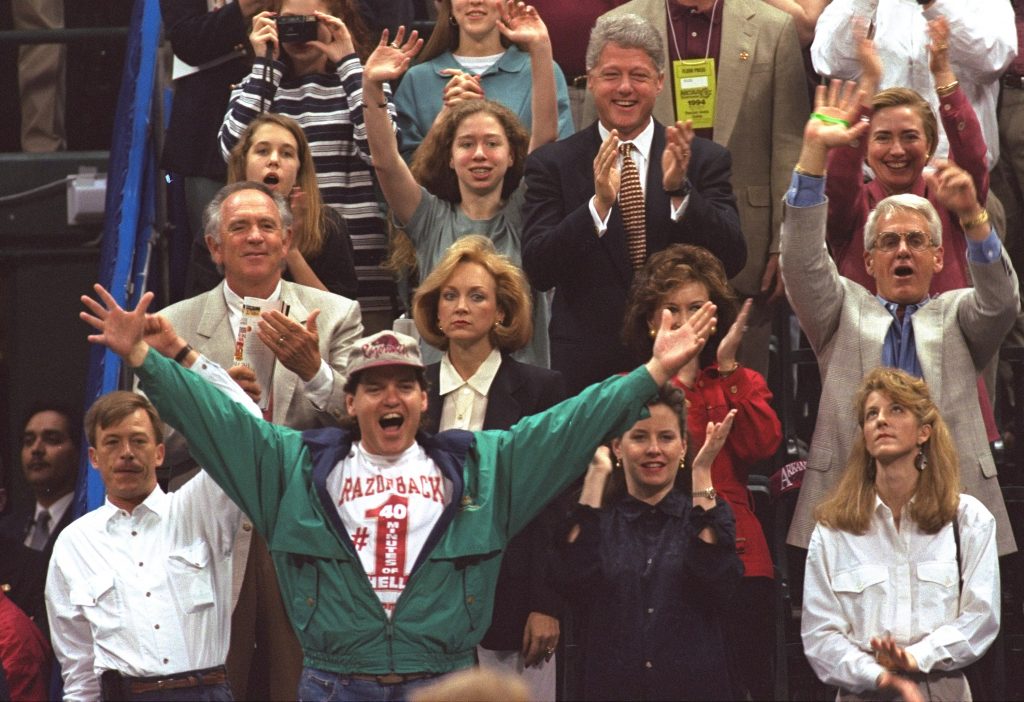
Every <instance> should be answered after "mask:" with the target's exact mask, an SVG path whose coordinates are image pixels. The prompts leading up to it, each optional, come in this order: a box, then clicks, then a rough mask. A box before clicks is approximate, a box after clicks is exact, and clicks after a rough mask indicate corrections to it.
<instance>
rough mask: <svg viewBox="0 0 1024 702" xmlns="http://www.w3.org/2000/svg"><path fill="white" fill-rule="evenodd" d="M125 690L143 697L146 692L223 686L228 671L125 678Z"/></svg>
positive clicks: (216, 669)
mask: <svg viewBox="0 0 1024 702" xmlns="http://www.w3.org/2000/svg"><path fill="white" fill-rule="evenodd" d="M122 680H123V682H122V685H123V688H124V690H125V692H129V693H131V694H133V695H141V694H142V693H144V692H156V691H158V690H179V689H181V688H183V687H199V686H201V685H221V684H223V683H226V682H227V681H228V674H227V671H226V670H225V669H224V666H218V667H217V668H207V669H206V670H193V671H189V672H187V673H178V674H177V675H168V676H166V677H162V678H160V677H153V678H130V677H128V676H123V678H122Z"/></svg>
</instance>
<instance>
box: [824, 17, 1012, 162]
mask: <svg viewBox="0 0 1024 702" xmlns="http://www.w3.org/2000/svg"><path fill="white" fill-rule="evenodd" d="M940 15H941V16H944V17H945V18H946V19H947V20H948V21H949V63H950V67H951V68H952V69H953V73H954V74H955V75H956V77H957V80H959V81H960V88H961V89H962V90H963V91H964V94H965V95H966V96H967V99H968V100H969V101H970V103H971V106H972V107H973V108H974V112H975V113H976V114H977V115H978V121H979V122H980V123H981V131H982V133H983V134H984V135H985V143H986V145H987V147H988V167H989V169H992V168H994V167H995V165H996V161H998V160H999V125H998V124H997V123H996V102H997V101H998V99H999V76H1000V75H1001V74H1002V72H1003V71H1005V70H1006V68H1007V66H1009V65H1010V62H1011V61H1012V60H1013V57H1014V56H1015V55H1016V54H1017V29H1016V24H1015V23H1014V20H1013V8H1012V7H1011V6H1010V3H1009V2H1008V1H1007V0H971V1H970V2H964V0H935V2H933V3H932V5H931V7H929V8H928V9H922V7H921V5H919V4H918V3H917V2H916V1H915V0H833V1H832V2H831V3H830V4H829V5H828V7H826V8H825V11H824V12H822V13H821V17H820V18H819V19H818V24H817V27H816V28H815V30H814V43H813V44H812V45H811V59H812V61H813V62H814V70H815V71H817V72H818V73H820V74H821V75H824V76H829V77H832V78H843V79H848V80H854V79H856V78H858V77H859V76H860V61H859V60H858V58H857V43H856V42H855V41H854V38H853V29H854V22H853V19H854V18H855V17H862V18H864V19H865V20H869V21H870V20H873V21H874V24H875V35H874V40H875V48H876V49H877V51H878V57H879V58H880V59H881V61H882V81H881V84H880V85H879V86H878V89H879V90H882V89H884V88H892V87H897V86H901V87H906V88H912V89H914V90H915V91H917V92H918V93H920V94H921V97H923V98H924V99H925V100H927V101H928V104H929V105H931V107H932V112H934V113H935V115H936V117H938V115H939V114H940V113H939V97H938V95H937V94H936V93H935V88H936V86H935V81H934V80H933V79H932V74H931V71H930V70H928V56H929V54H928V44H929V43H930V39H929V38H928V20H932V19H935V18H936V17H939V16H940ZM948 151H949V142H948V140H947V139H946V132H945V131H944V129H943V126H942V121H941V120H940V121H939V144H938V148H937V150H936V152H935V155H936V156H938V157H940V158H945V157H946V154H947V153H948Z"/></svg>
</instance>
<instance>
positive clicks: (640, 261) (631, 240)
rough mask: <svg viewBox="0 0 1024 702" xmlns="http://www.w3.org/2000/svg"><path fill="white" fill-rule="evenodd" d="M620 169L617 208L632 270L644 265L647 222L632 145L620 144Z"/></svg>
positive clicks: (642, 192)
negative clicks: (620, 211) (620, 215)
mask: <svg viewBox="0 0 1024 702" xmlns="http://www.w3.org/2000/svg"><path fill="white" fill-rule="evenodd" d="M619 152H620V153H621V154H622V169H621V172H620V178H619V208H620V209H621V210H622V223H623V224H624V225H625V227H626V247H627V248H628V249H629V262H630V263H631V264H632V266H633V270H637V269H639V268H640V267H641V266H643V265H644V259H645V258H647V231H646V229H647V226H646V224H647V222H646V216H647V214H646V210H645V208H644V191H643V189H642V188H641V187H640V171H639V170H638V169H637V167H636V161H634V160H633V144H620V145H619Z"/></svg>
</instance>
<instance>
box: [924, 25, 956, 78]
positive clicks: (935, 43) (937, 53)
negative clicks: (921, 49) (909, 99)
mask: <svg viewBox="0 0 1024 702" xmlns="http://www.w3.org/2000/svg"><path fill="white" fill-rule="evenodd" d="M928 37H929V38H930V39H931V41H930V42H929V43H928V70H929V71H931V73H932V75H933V76H935V84H936V85H945V84H947V83H951V82H953V80H955V79H954V78H953V76H952V70H953V69H952V68H950V66H949V22H948V21H947V20H946V18H945V17H943V16H942V15H939V16H938V17H936V18H935V19H933V20H928ZM940 76H941V77H940Z"/></svg>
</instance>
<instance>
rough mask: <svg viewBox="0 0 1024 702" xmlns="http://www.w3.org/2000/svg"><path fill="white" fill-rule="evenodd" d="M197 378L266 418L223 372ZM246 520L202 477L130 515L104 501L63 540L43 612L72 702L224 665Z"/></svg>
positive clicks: (210, 370)
mask: <svg viewBox="0 0 1024 702" xmlns="http://www.w3.org/2000/svg"><path fill="white" fill-rule="evenodd" d="M154 353H155V352H154ZM193 370H194V371H195V372H197V373H198V374H199V375H201V376H202V377H203V378H205V379H206V380H207V381H208V382H210V383H212V384H213V385H215V386H217V387H218V388H220V389H221V390H222V391H223V392H224V393H225V394H227V395H228V396H229V397H231V398H232V399H233V400H234V401H235V402H238V403H239V404H241V405H243V406H245V407H246V409H247V410H248V411H249V412H250V413H251V414H253V415H254V416H259V414H260V412H259V408H258V407H257V406H256V404H255V403H254V402H252V400H250V399H249V397H248V395H246V394H245V393H244V392H242V390H241V388H239V387H238V385H237V384H236V383H235V382H234V381H233V380H232V379H231V377H230V376H228V374H227V373H226V372H225V371H224V370H223V369H222V368H221V367H220V366H218V365H217V364H216V363H213V362H212V361H210V360H209V359H207V358H206V357H205V356H200V357H199V360H198V361H196V363H195V365H194V366H193ZM241 521H242V513H241V511H240V510H239V509H238V507H236V506H235V504H234V503H233V502H232V501H231V500H229V499H228V497H227V495H225V494H224V492H223V490H221V489H220V488H219V487H217V485H216V484H215V483H214V482H213V480H212V479H210V477H209V476H208V475H206V473H199V474H198V475H196V477H195V478H193V479H192V480H189V481H188V482H187V483H185V485H183V486H182V487H181V488H180V489H179V490H176V491H175V492H172V493H170V494H168V493H165V492H164V491H163V490H161V489H160V487H159V486H157V488H156V489H155V490H154V491H153V492H152V493H150V495H149V497H147V498H146V499H145V501H144V502H143V503H142V504H140V505H139V506H138V507H136V508H135V509H134V510H132V513H131V514H129V513H128V512H126V511H124V510H122V509H119V508H117V507H115V506H114V505H113V504H111V502H110V501H109V500H107V501H105V502H104V504H103V506H102V507H99V508H97V509H95V510H93V511H92V512H89V513H88V514H86V515H85V516H83V517H82V518H80V519H78V520H76V521H74V522H72V523H71V524H70V525H69V526H68V527H67V528H66V529H65V530H64V531H62V532H61V534H60V536H59V537H58V538H57V542H56V543H55V544H54V548H53V557H52V558H51V560H50V570H49V573H48V575H47V578H46V611H47V614H48V616H49V619H50V632H51V639H52V641H53V649H54V652H55V653H56V654H57V658H58V660H59V661H60V665H61V673H62V675H63V677H64V698H65V699H66V700H98V699H99V698H100V684H99V676H100V675H101V674H102V673H103V671H104V670H117V671H119V672H121V673H123V674H124V675H130V676H154V675H169V674H173V673H182V672H185V671H188V670H197V669H202V668H212V667H213V666H217V665H223V664H224V661H225V659H226V658H227V653H228V639H229V634H230V631H231V561H232V559H231V547H232V544H233V542H234V537H235V532H236V531H237V530H238V527H239V525H240V524H241Z"/></svg>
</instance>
